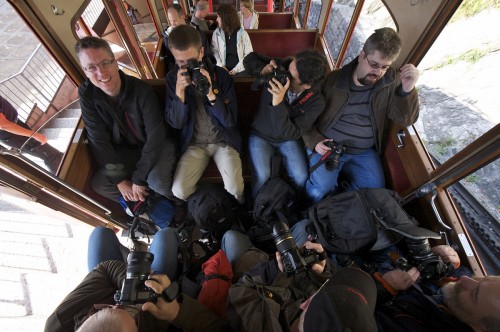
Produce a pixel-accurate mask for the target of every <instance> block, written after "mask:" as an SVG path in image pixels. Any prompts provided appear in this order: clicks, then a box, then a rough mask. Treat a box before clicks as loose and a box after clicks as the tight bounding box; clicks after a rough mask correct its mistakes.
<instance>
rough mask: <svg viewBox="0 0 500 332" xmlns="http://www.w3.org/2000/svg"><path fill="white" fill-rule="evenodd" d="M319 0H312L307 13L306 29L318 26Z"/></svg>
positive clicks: (320, 2)
mask: <svg viewBox="0 0 500 332" xmlns="http://www.w3.org/2000/svg"><path fill="white" fill-rule="evenodd" d="M322 3H323V2H322V1H321V0H312V1H311V5H310V7H309V14H308V15H307V24H306V28H307V29H316V28H317V27H318V22H319V16H320V15H321V5H322Z"/></svg>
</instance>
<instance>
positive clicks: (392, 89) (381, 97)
mask: <svg viewBox="0 0 500 332" xmlns="http://www.w3.org/2000/svg"><path fill="white" fill-rule="evenodd" d="M357 64H358V58H356V59H354V60H353V61H351V62H350V63H349V64H348V65H346V66H344V67H342V69H339V70H335V71H333V72H331V73H330V74H328V76H327V78H326V80H325V82H324V83H323V87H322V92H323V96H324V97H325V101H326V108H325V110H324V112H323V113H321V115H320V116H319V117H318V120H317V121H316V123H315V124H314V129H313V130H311V131H309V132H307V133H306V134H304V136H303V137H304V141H305V143H306V145H307V147H308V148H309V149H311V150H313V151H314V148H315V147H316V144H318V143H319V142H321V141H323V140H324V139H326V138H327V137H326V136H325V135H324V133H325V132H326V131H327V130H328V128H331V127H332V126H333V125H334V124H335V123H336V122H337V121H338V120H339V119H340V117H341V116H342V114H343V112H344V109H345V107H346V105H347V102H348V100H349V86H350V82H351V81H352V72H353V70H354V69H355V67H356V65H357ZM400 86H401V82H400V80H399V75H398V73H397V72H396V70H395V69H394V68H392V67H390V68H389V69H388V70H387V72H386V73H385V75H384V76H383V77H382V78H381V79H380V80H379V81H378V82H377V83H376V84H375V87H374V91H373V93H372V100H371V109H372V127H373V132H374V135H375V137H374V138H375V148H376V149H377V151H378V152H379V153H381V152H382V151H381V148H382V141H383V139H384V135H385V134H386V127H387V122H388V120H389V119H390V120H392V121H394V122H396V123H398V124H400V125H403V126H409V125H412V124H413V123H415V121H417V119H418V111H419V110H418V93H417V89H413V90H412V91H411V92H410V93H409V94H408V95H406V96H402V95H401V93H400V90H401V88H400Z"/></svg>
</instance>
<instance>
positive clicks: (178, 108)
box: [165, 25, 245, 203]
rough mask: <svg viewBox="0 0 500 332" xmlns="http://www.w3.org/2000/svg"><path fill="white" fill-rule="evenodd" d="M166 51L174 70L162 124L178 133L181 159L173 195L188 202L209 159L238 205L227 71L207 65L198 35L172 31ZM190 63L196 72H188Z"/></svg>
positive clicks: (238, 168) (237, 142)
mask: <svg viewBox="0 0 500 332" xmlns="http://www.w3.org/2000/svg"><path fill="white" fill-rule="evenodd" d="M168 47H169V48H170V51H171V52H172V54H173V55H174V57H175V61H176V63H177V67H176V69H173V70H171V71H170V72H169V73H168V74H167V78H166V79H167V103H166V108H165V118H166V120H167V122H168V124H170V125H171V126H172V127H173V128H176V129H179V130H180V138H179V145H180V146H179V150H180V152H181V154H182V155H181V157H180V160H179V162H178V164H177V169H176V171H175V175H174V181H173V185H172V192H173V194H174V195H175V196H176V197H177V198H179V199H181V200H187V199H188V197H189V196H191V194H193V193H194V192H195V190H196V184H197V182H198V180H199V179H200V178H201V176H202V175H203V172H204V170H205V168H206V167H207V165H208V162H209V161H210V158H213V159H214V161H215V164H216V165H217V168H218V169H219V172H220V174H221V175H222V179H223V181H224V187H225V189H226V190H227V191H228V192H229V193H230V194H231V195H233V196H234V197H235V199H236V200H237V201H238V202H239V203H243V202H244V199H245V198H244V196H243V174H242V165H241V159H240V151H241V136H240V133H239V131H238V126H237V113H238V112H237V107H236V95H235V91H234V83H233V79H232V78H231V76H230V75H229V73H228V72H227V71H226V70H224V69H222V68H220V67H217V66H215V65H213V64H212V63H211V62H210V61H206V57H204V51H205V50H204V48H203V47H202V44H201V39H200V35H199V34H198V32H197V31H196V30H195V29H193V28H192V27H190V26H188V25H180V26H178V27H176V28H175V29H173V30H172V32H171V33H170V36H169V40H168ZM193 62H194V64H195V66H197V68H193V67H192V63H193ZM188 67H190V68H188ZM194 75H197V77H198V82H201V81H203V80H204V81H205V82H206V83H204V84H203V85H204V87H205V88H203V89H200V87H201V86H200V84H197V87H196V88H195V84H194V81H195V80H194V79H193V78H194ZM200 77H202V79H201V81H199V78H200ZM202 90H203V91H202Z"/></svg>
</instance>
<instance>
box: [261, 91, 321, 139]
mask: <svg viewBox="0 0 500 332" xmlns="http://www.w3.org/2000/svg"><path fill="white" fill-rule="evenodd" d="M264 93H268V92H267V91H265V92H264ZM314 93H315V96H313V97H310V98H311V99H310V100H309V101H306V102H305V103H304V104H303V105H300V104H299V105H297V106H295V107H296V108H297V109H294V107H293V106H291V105H289V104H288V103H287V102H282V103H281V104H279V105H277V106H275V107H273V106H272V105H269V108H270V109H269V110H268V111H269V112H270V114H271V121H272V122H273V126H274V128H280V129H279V130H280V131H281V134H280V137H297V138H298V137H300V136H302V135H303V134H304V133H305V132H308V131H311V130H312V127H313V124H314V122H315V121H316V119H317V118H318V116H319V115H320V114H321V112H322V111H323V109H324V108H325V101H324V99H323V97H322V96H321V95H320V94H319V92H314ZM299 98H300V97H299ZM293 112H295V113H299V115H298V116H296V117H295V118H293V119H292V118H291V117H290V114H293Z"/></svg>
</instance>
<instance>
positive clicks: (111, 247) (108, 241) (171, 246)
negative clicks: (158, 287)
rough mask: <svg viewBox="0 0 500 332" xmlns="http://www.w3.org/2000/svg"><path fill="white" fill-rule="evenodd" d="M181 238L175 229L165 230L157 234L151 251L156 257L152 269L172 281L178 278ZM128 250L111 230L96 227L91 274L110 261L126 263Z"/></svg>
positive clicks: (91, 242) (91, 245) (90, 250)
mask: <svg viewBox="0 0 500 332" xmlns="http://www.w3.org/2000/svg"><path fill="white" fill-rule="evenodd" d="M178 244H179V236H178V234H177V231H176V230H175V229H174V228H169V227H167V228H164V229H162V230H160V231H158V233H156V234H155V236H154V238H153V243H151V247H150V248H149V251H150V252H151V253H152V254H153V255H154V260H153V263H152V264H151V269H152V270H153V271H154V272H155V273H156V274H166V275H167V276H168V277H169V278H170V280H174V279H176V277H177V272H178V271H179V269H178V266H177V264H178V261H177V249H178ZM128 253H129V250H128V248H126V247H124V246H123V245H122V244H121V243H120V241H118V237H117V236H116V234H115V232H113V230H112V229H110V228H105V227H96V228H95V229H94V230H93V231H92V233H91V234H90V237H89V247H88V256H87V263H88V269H89V272H90V271H92V270H93V269H94V268H95V267H96V266H97V265H99V263H101V262H104V261H109V260H117V261H122V262H126V261H127V255H128Z"/></svg>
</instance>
